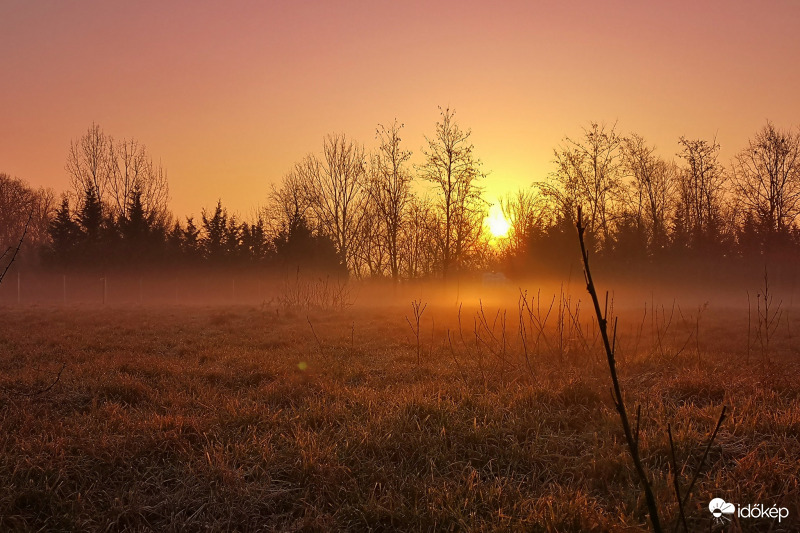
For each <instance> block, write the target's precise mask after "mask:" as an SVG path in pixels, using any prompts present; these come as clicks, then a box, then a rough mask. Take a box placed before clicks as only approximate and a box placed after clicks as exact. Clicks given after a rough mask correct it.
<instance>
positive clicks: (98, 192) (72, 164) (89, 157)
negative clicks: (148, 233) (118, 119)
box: [66, 123, 169, 225]
mask: <svg viewBox="0 0 800 533" xmlns="http://www.w3.org/2000/svg"><path fill="white" fill-rule="evenodd" d="M66 170H67V172H68V173H69V176H70V182H71V185H72V194H73V197H74V200H75V201H76V203H79V202H80V200H81V199H82V198H83V197H84V195H85V194H86V191H87V190H88V189H93V190H94V194H95V196H96V197H97V199H98V200H99V201H100V204H101V205H102V206H103V209H104V210H107V211H108V212H109V214H111V215H113V216H114V217H116V218H125V217H126V216H127V214H128V207H129V205H130V201H131V198H132V195H133V194H134V191H138V192H139V193H141V202H142V206H143V208H144V211H145V213H146V214H147V215H148V217H149V218H150V219H151V220H153V221H154V222H157V223H160V224H162V225H166V223H167V220H168V218H169V209H168V204H169V184H168V182H167V173H166V171H165V170H164V168H163V167H162V165H161V164H160V163H159V164H155V163H154V162H153V159H152V158H151V157H150V156H149V155H148V153H147V149H146V147H145V145H144V144H141V143H140V142H139V141H137V140H135V139H123V140H122V141H120V142H116V141H115V140H114V138H113V137H112V136H110V135H106V134H105V133H104V132H103V130H102V129H101V128H100V126H99V125H98V124H95V123H92V125H91V126H89V128H88V129H87V131H86V133H85V134H84V135H83V136H82V137H81V138H80V139H78V140H77V141H75V140H73V141H72V142H71V143H70V148H69V152H68V154H67V164H66Z"/></svg>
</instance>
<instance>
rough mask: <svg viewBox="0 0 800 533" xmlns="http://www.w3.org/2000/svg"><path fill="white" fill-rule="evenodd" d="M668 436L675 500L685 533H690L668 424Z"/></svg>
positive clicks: (670, 428) (673, 444) (670, 427)
mask: <svg viewBox="0 0 800 533" xmlns="http://www.w3.org/2000/svg"><path fill="white" fill-rule="evenodd" d="M667 436H668V437H669V460H670V462H671V463H672V485H673V487H674V488H675V498H676V499H677V500H678V514H679V515H680V518H681V524H683V531H684V533H689V526H688V525H686V514H685V513H684V512H683V503H682V500H681V486H680V483H679V482H678V462H677V461H676V460H675V443H674V442H673V440H672V426H670V425H669V424H667Z"/></svg>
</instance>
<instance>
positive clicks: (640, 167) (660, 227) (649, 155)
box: [618, 134, 677, 254]
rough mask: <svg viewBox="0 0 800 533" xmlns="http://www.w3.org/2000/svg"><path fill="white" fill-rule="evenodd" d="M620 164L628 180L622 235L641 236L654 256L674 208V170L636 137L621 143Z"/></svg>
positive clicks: (664, 241)
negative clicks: (621, 157)
mask: <svg viewBox="0 0 800 533" xmlns="http://www.w3.org/2000/svg"><path fill="white" fill-rule="evenodd" d="M623 162H624V168H625V171H626V173H627V174H628V175H629V176H630V177H631V178H632V182H631V185H630V190H629V194H628V196H627V202H626V204H627V209H626V211H627V213H628V216H627V217H626V218H627V220H625V222H624V223H625V226H626V233H628V235H629V236H633V233H635V234H637V235H636V236H635V238H634V240H640V239H641V237H642V235H644V236H645V238H646V241H647V242H646V243H645V244H646V246H647V248H648V249H649V251H650V252H651V253H652V254H658V253H660V252H661V251H662V250H663V249H664V248H665V247H666V245H667V243H668V240H669V223H670V221H671V220H672V218H673V217H674V209H675V207H674V203H675V191H676V188H677V168H676V167H675V165H674V164H671V163H667V162H666V161H664V160H663V159H662V158H660V157H659V156H657V155H656V153H655V148H654V147H650V146H648V145H647V143H646V142H645V140H644V138H643V137H641V136H639V135H636V134H633V135H631V136H629V137H628V138H626V139H625V140H624V141H623ZM631 218H632V219H633V222H631ZM632 232H633V233H632ZM618 241H619V239H618Z"/></svg>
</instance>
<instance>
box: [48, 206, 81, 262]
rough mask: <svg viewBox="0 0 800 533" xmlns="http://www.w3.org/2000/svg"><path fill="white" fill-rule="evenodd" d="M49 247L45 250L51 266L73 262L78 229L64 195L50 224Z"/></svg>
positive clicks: (78, 236) (78, 234) (78, 235)
mask: <svg viewBox="0 0 800 533" xmlns="http://www.w3.org/2000/svg"><path fill="white" fill-rule="evenodd" d="M49 234H50V239H51V243H50V247H49V249H48V250H47V255H48V256H49V260H50V261H51V262H52V263H53V264H57V265H62V266H66V265H69V264H71V263H72V262H73V261H74V260H75V249H76V246H77V245H78V241H79V238H80V227H79V226H78V224H77V222H75V220H74V219H73V218H72V214H71V213H70V209H69V200H68V199H67V196H66V195H64V196H63V197H62V199H61V206H60V207H59V208H58V210H56V214H55V218H54V219H53V220H52V221H51V222H50V227H49Z"/></svg>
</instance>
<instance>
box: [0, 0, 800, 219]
mask: <svg viewBox="0 0 800 533" xmlns="http://www.w3.org/2000/svg"><path fill="white" fill-rule="evenodd" d="M798 27H800V2H796V1H792V0H785V1H774V2H770V1H761V2H756V1H753V2H739V1H733V0H727V1H719V2H706V1H703V2H697V1H681V2H675V1H671V2H659V3H656V2H634V1H626V2H623V1H603V2H598V1H572V2H571V1H559V2H540V1H529V2H465V1H458V2H433V1H426V2H399V1H398V2H389V1H382V0H371V1H363V2H355V1H353V2H334V1H325V2H303V1H294V0H293V1H289V0H286V1H285V2H207V1H196V2H162V1H158V2H155V1H152V2H151V1H137V2H130V1H126V2H117V1H102V2H101V1H97V2H88V1H86V2H81V1H70V2H65V1H31V0H0V73H2V80H1V81H0V172H7V173H9V174H11V175H15V176H18V177H21V178H24V179H26V180H28V181H29V182H30V183H31V184H33V185H35V186H39V185H44V186H49V187H53V188H54V189H55V190H56V191H62V190H64V189H66V187H67V186H68V185H67V184H68V180H67V176H66V173H65V171H64V162H65V157H66V153H67V149H68V146H69V142H70V140H71V139H75V138H78V137H80V136H81V135H82V134H83V133H84V132H85V131H86V129H87V127H88V126H89V125H90V124H91V123H92V122H93V121H95V122H97V123H98V124H100V125H101V126H102V128H103V129H104V130H105V132H106V133H108V134H111V135H114V136H115V137H135V138H136V139H138V140H139V141H141V142H143V143H145V144H146V145H147V147H148V149H149V151H150V153H151V154H152V155H153V156H154V157H155V158H156V159H160V160H161V161H162V163H163V164H164V166H165V167H166V168H167V170H168V173H169V178H170V188H171V196H172V199H173V209H174V211H175V213H176V214H178V215H186V214H191V213H194V214H199V211H200V209H201V208H202V207H211V206H212V205H213V204H214V203H215V202H216V199H217V198H221V199H222V201H223V204H225V205H226V206H228V207H229V209H231V210H232V211H235V212H239V213H240V214H243V215H248V214H250V213H251V212H252V211H253V209H254V208H255V207H256V206H257V205H259V204H263V203H264V200H265V197H266V193H267V188H268V184H269V183H271V182H273V181H277V180H278V179H280V177H281V176H282V175H283V174H284V173H285V172H286V171H287V170H288V169H289V168H290V166H291V165H292V164H293V163H294V162H295V161H297V160H299V159H300V158H301V157H303V156H304V155H305V154H306V153H308V152H310V151H319V150H320V149H321V146H322V138H323V136H324V135H325V134H326V133H330V132H343V133H346V134H347V135H349V136H352V137H354V138H356V139H358V140H360V141H362V142H363V143H365V144H366V145H367V147H372V146H374V145H375V139H374V137H375V127H376V125H377V124H378V123H389V122H391V121H392V120H393V119H394V118H395V117H397V119H398V120H399V121H401V122H403V123H405V129H404V132H405V135H404V142H406V147H407V148H408V149H411V150H413V151H414V152H415V153H416V156H418V155H419V152H420V149H421V148H422V146H423V143H424V137H423V135H426V134H427V135H430V134H431V133H432V131H433V128H434V123H435V121H436V120H437V118H438V109H437V106H439V105H441V106H448V105H449V106H451V107H453V108H455V109H456V111H457V115H456V116H457V119H458V120H459V122H460V123H461V124H462V125H463V126H465V127H469V128H471V129H472V130H473V137H472V139H473V141H474V144H475V150H476V154H477V155H478V156H479V157H480V158H481V159H482V160H483V161H484V163H485V168H486V170H488V171H490V173H491V174H490V176H489V178H488V179H487V180H486V182H485V184H486V186H487V189H488V192H489V194H490V196H491V197H492V198H494V197H496V196H497V195H498V194H501V193H503V192H506V191H508V190H511V189H516V188H518V187H520V186H527V185H528V184H530V183H531V182H533V181H536V180H540V179H543V178H544V177H545V176H546V175H547V173H548V172H549V171H550V170H551V169H552V164H551V161H552V158H553V156H552V153H553V148H554V147H555V146H557V145H558V144H559V142H560V141H561V139H562V138H563V137H564V136H565V135H578V134H579V133H580V131H581V127H582V126H585V125H586V124H587V123H588V122H589V121H590V120H596V121H606V122H609V123H613V122H614V121H618V127H619V128H620V130H622V131H623V132H630V131H635V132H638V133H640V134H642V135H644V136H645V137H646V138H647V139H649V140H650V142H651V143H654V144H656V145H657V146H658V147H659V149H660V151H661V152H662V153H663V154H665V155H667V156H670V157H671V156H672V155H674V153H675V152H676V151H677V140H678V138H679V136H681V135H686V136H689V137H702V138H711V137H713V136H714V135H716V136H717V140H718V141H719V142H720V143H721V144H722V148H723V156H724V158H725V160H726V161H727V160H728V159H729V158H730V156H731V155H732V154H733V153H734V152H735V151H736V150H738V149H739V148H741V147H742V146H743V145H744V144H745V143H746V140H747V138H748V137H750V136H751V135H752V134H753V133H754V132H755V131H756V130H757V129H758V128H760V127H761V126H762V125H763V124H764V123H765V121H766V120H767V119H771V120H772V121H773V122H775V123H776V125H778V126H781V127H788V126H796V125H798V124H800V90H799V89H800V67H798V60H800V38H798V34H797V28H798ZM416 156H415V160H416V161H418V158H417V157H416Z"/></svg>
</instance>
